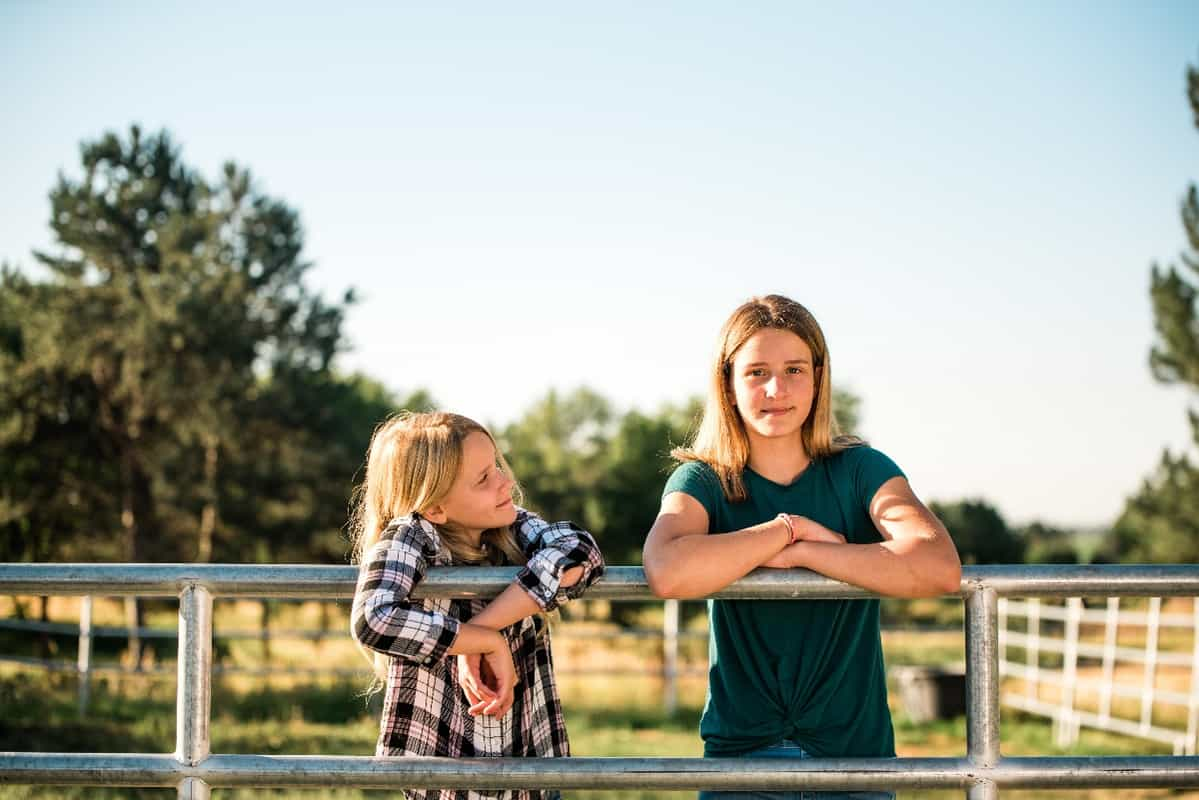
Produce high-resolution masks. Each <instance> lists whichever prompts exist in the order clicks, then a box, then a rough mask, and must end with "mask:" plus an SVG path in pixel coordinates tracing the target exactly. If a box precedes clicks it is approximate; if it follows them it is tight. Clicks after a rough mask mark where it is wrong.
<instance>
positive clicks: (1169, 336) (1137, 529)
mask: <svg viewBox="0 0 1199 800" xmlns="http://www.w3.org/2000/svg"><path fill="white" fill-rule="evenodd" d="M1187 96H1188V99H1189V101H1190V105H1191V112H1192V114H1193V115H1194V122H1195V125H1196V127H1197V128H1199V70H1196V69H1195V68H1194V67H1191V68H1189V69H1188V70H1187ZM1182 225H1183V230H1184V231H1185V232H1186V236H1187V242H1188V244H1189V245H1190V249H1189V251H1184V252H1183V253H1182V254H1181V255H1180V257H1179V258H1180V261H1181V262H1182V265H1183V266H1184V267H1185V268H1186V270H1187V271H1188V272H1189V273H1191V274H1190V275H1189V276H1188V275H1187V274H1186V273H1184V272H1183V271H1182V270H1180V269H1179V268H1177V267H1175V266H1174V265H1170V266H1168V267H1166V268H1164V269H1163V268H1161V267H1159V266H1158V265H1156V264H1154V265H1153V267H1152V270H1151V273H1150V289H1149V296H1150V299H1151V300H1152V304H1153V323H1154V329H1155V330H1156V333H1157V341H1156V342H1155V343H1154V345H1153V348H1152V350H1151V351H1150V353H1149V367H1150V369H1151V370H1152V372H1153V375H1154V377H1155V378H1157V380H1159V381H1161V382H1162V383H1166V384H1181V385H1183V386H1186V387H1188V388H1189V389H1190V390H1191V391H1192V393H1193V392H1194V391H1195V390H1199V307H1197V304H1196V297H1197V296H1199V288H1197V287H1196V283H1195V280H1196V276H1199V193H1197V191H1196V187H1195V185H1194V184H1191V185H1190V187H1188V189H1187V193H1186V197H1185V198H1184V199H1183V202H1182ZM1189 416H1190V423H1191V432H1192V441H1193V443H1195V444H1199V414H1197V413H1196V412H1195V411H1191V412H1190V414H1189ZM1197 490H1199V468H1197V467H1196V466H1195V465H1194V464H1192V463H1191V461H1190V460H1189V459H1188V458H1187V456H1186V455H1185V454H1180V455H1174V454H1171V453H1170V452H1169V451H1166V452H1163V453H1162V458H1161V462H1160V464H1159V465H1158V468H1157V470H1156V471H1155V472H1154V473H1153V474H1152V475H1150V476H1149V477H1148V478H1146V479H1145V482H1144V483H1143V484H1142V486H1141V489H1140V491H1139V492H1138V493H1137V494H1136V495H1134V496H1133V497H1131V498H1129V499H1128V501H1127V503H1126V505H1125V508H1124V512H1123V513H1122V514H1121V515H1120V518H1119V520H1118V521H1117V522H1116V525H1115V526H1114V527H1113V529H1112V531H1111V533H1110V534H1109V536H1108V537H1107V538H1106V540H1105V541H1104V542H1103V544H1102V546H1101V547H1100V550H1099V553H1098V556H1097V558H1098V559H1100V560H1104V561H1137V562H1145V561H1149V562H1175V563H1195V562H1196V561H1197V560H1199V523H1197V522H1196V520H1199V517H1197V516H1196V511H1197V510H1199V503H1197V501H1196V498H1197V497H1199V491H1197Z"/></svg>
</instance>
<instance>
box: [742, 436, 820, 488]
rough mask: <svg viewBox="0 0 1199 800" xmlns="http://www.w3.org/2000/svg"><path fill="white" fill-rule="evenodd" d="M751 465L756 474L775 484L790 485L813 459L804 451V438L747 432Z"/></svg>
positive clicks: (749, 464)
mask: <svg viewBox="0 0 1199 800" xmlns="http://www.w3.org/2000/svg"><path fill="white" fill-rule="evenodd" d="M747 433H748V435H749V463H748V466H749V468H750V469H752V470H753V471H754V472H756V473H758V474H759V475H761V476H762V477H763V478H766V479H767V480H771V481H774V482H775V483H781V484H784V485H786V484H789V483H791V482H792V481H793V480H795V479H796V478H798V477H799V476H800V474H801V473H802V472H803V471H804V470H805V469H807V468H808V464H810V463H812V459H811V458H810V457H809V456H808V452H807V450H805V449H804V445H803V436H802V435H801V434H800V433H799V432H796V434H795V436H787V437H780V438H774V437H770V438H767V437H764V436H758V435H757V434H755V433H753V432H750V431H747Z"/></svg>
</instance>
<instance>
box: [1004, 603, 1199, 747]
mask: <svg viewBox="0 0 1199 800" xmlns="http://www.w3.org/2000/svg"><path fill="white" fill-rule="evenodd" d="M1190 602H1191V607H1192V612H1191V613H1190V614H1178V613H1175V614H1163V613H1162V600H1161V598H1160V597H1153V598H1150V599H1149V605H1148V609H1147V610H1144V611H1139V610H1138V611H1128V610H1124V611H1122V610H1120V598H1118V597H1109V598H1107V603H1106V607H1104V608H1085V607H1084V605H1083V601H1082V598H1079V597H1070V598H1067V599H1066V600H1065V603H1064V604H1062V603H1055V602H1053V601H1046V600H1040V599H1035V598H1034V599H1028V600H1016V599H1012V598H1006V597H1001V598H999V609H998V610H999V671H1000V675H1001V677H1010V678H1019V679H1021V681H1022V688H1023V691H1020V692H1017V691H1009V687H1011V685H1012V682H1011V681H1007V682H1005V684H1004V686H1003V691H1002V692H1001V695H1000V699H1001V702H1002V703H1003V704H1004V705H1006V706H1011V707H1013V708H1019V709H1021V710H1023V711H1027V712H1029V713H1032V714H1038V715H1041V716H1045V717H1049V718H1050V719H1052V720H1053V721H1054V736H1055V738H1056V741H1057V743H1058V744H1059V745H1062V746H1070V745H1072V744H1074V743H1075V742H1077V741H1078V732H1079V729H1080V728H1081V727H1087V728H1097V729H1099V730H1103V731H1110V732H1112V733H1119V734H1124V735H1127V736H1135V737H1139V738H1142V739H1150V740H1153V741H1157V742H1163V743H1165V744H1168V745H1171V746H1172V747H1173V748H1174V754H1175V755H1184V754H1185V755H1195V752H1196V734H1197V729H1199V668H1197V665H1199V598H1194V599H1193V600H1191V601H1190ZM1016 618H1023V619H1024V620H1026V624H1025V625H1024V626H1023V627H1022V629H1021V628H1017V629H1012V628H1011V627H1009V625H1010V623H1011V621H1012V620H1013V619H1016ZM1045 623H1048V624H1045ZM1046 628H1051V629H1052V631H1051V632H1047V631H1046ZM1130 629H1132V632H1133V633H1134V634H1139V635H1136V638H1137V639H1138V644H1137V645H1136V646H1129V645H1124V646H1121V645H1120V644H1119V643H1118V642H1119V636H1120V632H1121V630H1124V631H1126V632H1128V631H1129V630H1130ZM1163 629H1164V630H1187V631H1189V632H1190V639H1191V641H1190V647H1189V648H1188V649H1181V650H1180V649H1177V648H1175V649H1169V650H1166V649H1162V648H1160V647H1159V642H1160V640H1161V634H1162V631H1163ZM1100 633H1102V643H1100V642H1099V641H1098V639H1099V634H1100ZM1142 638H1143V641H1144V644H1143V645H1141V644H1139V640H1141V639H1142ZM1174 638H1177V637H1174ZM1008 648H1013V649H1015V648H1019V649H1020V650H1023V652H1024V659H1023V661H1013V660H1009V659H1008ZM1046 654H1049V655H1046ZM1044 661H1052V662H1054V663H1055V665H1054V666H1045V665H1044V663H1043V662H1044ZM1059 661H1060V665H1058V664H1057V662H1059ZM1121 666H1126V667H1131V669H1127V668H1126V669H1124V670H1121V669H1120V667H1121ZM1162 668H1166V669H1167V670H1169V672H1170V676H1169V677H1170V678H1172V680H1173V681H1174V683H1180V682H1181V683H1183V684H1184V685H1185V686H1186V687H1187V688H1188V690H1187V691H1179V689H1178V688H1177V687H1174V688H1168V687H1163V686H1161V685H1160V684H1162V683H1163V682H1165V681H1163V680H1162V678H1163V677H1165V676H1163V675H1162V674H1161V673H1162V672H1163V671H1164V670H1163V669H1162ZM1130 671H1131V672H1134V673H1135V678H1136V682H1135V683H1129V682H1127V673H1128V672H1130ZM1121 672H1123V673H1124V675H1121ZM1188 673H1189V674H1188ZM1122 677H1123V678H1125V680H1124V681H1122V680H1121V678H1122ZM1046 687H1048V691H1047V692H1045V694H1049V695H1050V697H1049V698H1046V697H1043V696H1042V694H1043V692H1042V689H1043V688H1046ZM1080 695H1081V696H1085V698H1086V699H1087V700H1093V701H1094V702H1085V703H1084V702H1080V700H1081V699H1082V697H1080ZM1119 698H1130V699H1132V700H1133V701H1136V702H1135V707H1136V712H1135V713H1133V714H1129V713H1128V710H1129V707H1130V705H1131V704H1127V703H1125V704H1121V708H1119V709H1117V708H1114V707H1113V701H1117V702H1118V699H1119ZM1155 705H1156V706H1158V707H1163V706H1164V707H1179V708H1182V709H1185V710H1186V715H1185V719H1186V723H1185V729H1184V728H1183V726H1182V724H1181V722H1180V720H1181V717H1182V715H1181V713H1179V714H1174V715H1170V717H1169V719H1167V720H1164V721H1163V720H1160V719H1155V716H1154V706H1155ZM1121 710H1123V711H1124V712H1125V713H1124V714H1123V715H1121V714H1120V713H1118V712H1119V711H1121ZM1160 716H1161V715H1160V714H1159V717H1160Z"/></svg>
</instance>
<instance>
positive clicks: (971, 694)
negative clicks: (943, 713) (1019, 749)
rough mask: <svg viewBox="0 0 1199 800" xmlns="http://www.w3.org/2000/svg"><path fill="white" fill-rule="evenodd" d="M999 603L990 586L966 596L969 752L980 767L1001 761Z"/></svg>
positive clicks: (967, 747) (967, 732) (967, 749)
mask: <svg viewBox="0 0 1199 800" xmlns="http://www.w3.org/2000/svg"><path fill="white" fill-rule="evenodd" d="M998 606H999V602H998V597H997V596H996V594H995V590H994V589H991V588H989V587H978V588H975V589H974V590H973V591H971V592H970V593H969V594H968V595H966V753H967V755H968V756H969V759H970V763H972V764H975V765H977V766H981V767H990V766H993V765H994V764H996V763H997V762H998V761H999V651H998V648H997V644H998V641H999V629H998V621H999V610H998ZM988 796H990V795H988Z"/></svg>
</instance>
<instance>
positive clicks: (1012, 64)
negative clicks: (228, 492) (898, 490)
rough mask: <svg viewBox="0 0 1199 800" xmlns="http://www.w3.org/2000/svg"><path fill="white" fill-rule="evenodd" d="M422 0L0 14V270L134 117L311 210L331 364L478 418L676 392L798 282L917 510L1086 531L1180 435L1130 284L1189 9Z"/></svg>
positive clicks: (1187, 123)
mask: <svg viewBox="0 0 1199 800" xmlns="http://www.w3.org/2000/svg"><path fill="white" fill-rule="evenodd" d="M422 5H424V6H430V5H432V6H435V8H433V9H430V8H428V7H417V6H408V5H406V4H388V5H380V6H377V7H362V6H358V7H349V8H344V9H342V8H338V9H337V10H336V11H335V12H334V11H332V9H333V8H334V6H331V5H329V4H314V5H310V6H304V5H302V4H297V3H292V2H288V3H278V4H274V5H271V4H267V3H238V4H225V3H204V4H187V5H184V4H175V3H120V4H110V5H108V6H101V5H99V4H90V3H50V2H46V3H41V2H37V3H35V2H19V1H18V0H14V1H13V2H6V3H2V4H0V108H3V109H4V126H3V133H0V141H2V142H3V145H4V146H3V147H2V148H0V185H2V186H3V189H2V191H0V260H7V261H8V262H10V263H15V264H17V265H20V266H23V267H30V266H31V265H32V258H31V257H30V255H29V254H30V251H31V250H32V249H34V248H47V247H51V246H52V244H51V241H50V236H49V230H48V226H47V221H48V216H49V204H48V201H47V193H48V191H49V190H50V188H51V186H52V185H53V182H54V180H55V175H56V174H57V172H58V171H59V170H66V171H67V172H69V173H73V174H77V172H78V167H77V164H78V146H79V142H80V141H82V140H84V139H91V138H95V137H97V136H98V135H100V134H101V133H102V132H103V131H105V130H110V129H116V130H122V131H124V130H127V128H128V126H129V124H131V123H134V122H137V123H140V124H141V125H142V126H143V127H144V128H147V129H158V128H161V127H165V128H168V129H169V130H170V131H171V132H172V134H173V135H174V136H175V137H176V139H177V141H178V142H179V143H180V144H181V145H182V146H183V153H184V157H185V159H186V160H187V161H188V162H189V163H191V164H193V165H194V166H196V167H198V168H200V169H201V170H202V171H204V172H205V173H206V174H208V175H210V176H214V177H215V174H216V171H217V169H218V168H219V166H220V164H221V163H222V162H224V161H225V160H227V159H233V160H236V161H237V162H239V163H241V164H243V165H246V166H248V167H250V168H251V169H252V170H253V172H254V174H255V175H256V177H257V180H258V182H259V187H260V188H261V189H262V190H264V191H266V192H268V193H270V194H272V195H276V196H278V197H281V198H283V199H284V200H286V201H287V202H288V203H289V204H291V205H292V206H294V207H296V208H298V209H299V210H300V212H301V214H302V218H303V221H304V224H305V227H306V230H307V235H308V238H307V241H308V247H307V255H308V257H309V258H310V259H311V260H312V261H313V262H314V263H315V266H314V268H313V270H312V271H311V273H310V280H311V282H312V283H313V284H314V285H315V286H317V287H320V288H321V289H323V290H325V291H327V292H329V293H330V294H340V292H341V291H342V290H344V289H345V288H347V287H349V286H353V287H355V288H356V289H357V290H358V291H359V292H360V294H361V296H362V298H363V300H362V302H361V303H360V304H359V305H358V306H357V307H355V308H354V309H353V310H352V311H351V312H350V316H349V324H348V332H349V334H350V336H351V338H352V340H353V343H354V350H353V351H352V352H350V353H348V354H346V356H345V357H344V358H343V359H342V362H341V363H342V368H343V369H345V370H347V371H348V370H362V371H365V372H367V373H369V374H371V375H373V376H375V377H377V378H379V379H381V380H382V381H383V382H384V383H386V384H387V385H389V386H391V387H392V388H394V389H396V390H397V391H401V392H405V391H408V390H411V389H414V388H417V387H425V388H428V389H429V390H431V391H432V392H433V394H434V395H435V397H436V398H437V399H438V400H439V401H440V402H441V404H442V405H443V406H445V407H448V408H450V409H453V410H457V411H461V412H463V413H466V414H469V415H472V416H476V417H478V418H480V419H481V420H484V421H489V422H492V423H502V422H506V421H508V420H511V419H513V418H514V417H515V416H517V415H518V414H519V413H520V412H521V411H522V409H524V408H526V407H527V406H528V405H529V404H530V403H531V402H532V401H534V400H535V399H536V398H538V397H539V396H541V395H543V394H544V393H545V392H546V391H547V390H548V389H549V388H550V387H558V388H560V389H570V388H572V387H575V386H579V385H584V384H585V385H588V386H590V387H592V388H594V389H596V390H598V391H600V392H601V393H603V394H605V395H607V396H609V397H610V398H611V399H612V400H614V401H615V402H616V403H617V404H618V406H619V407H620V408H624V409H627V408H632V407H637V408H642V409H645V410H653V409H655V408H657V407H658V406H659V405H660V404H662V403H664V402H669V401H682V400H684V399H685V398H687V397H688V396H689V395H692V394H697V393H700V392H702V391H703V388H704V386H703V376H704V374H705V371H706V369H707V364H708V360H709V358H710V353H711V350H712V346H713V343H714V340H715V336H716V332H717V329H718V328H719V326H720V324H721V322H722V321H723V319H724V318H725V316H727V314H728V312H729V311H731V310H732V309H733V308H734V307H735V306H736V305H737V304H738V303H740V302H741V301H742V300H744V299H745V298H747V297H748V296H750V295H753V294H757V293H768V292H781V293H785V294H788V295H790V296H792V297H794V298H796V299H798V300H800V301H801V302H803V303H804V304H806V305H807V306H808V307H809V308H810V309H811V310H812V311H813V312H814V313H815V314H816V316H817V318H818V319H820V321H821V323H822V325H823V327H824V329H825V333H826V336H827V337H828V339H829V344H830V350H831V355H832V365H833V377H834V381H835V382H836V383H839V384H841V385H844V386H846V387H848V388H850V389H851V390H853V391H854V392H856V393H857V394H859V395H860V396H861V397H862V398H863V402H864V431H863V432H864V433H865V434H866V435H867V436H868V437H869V438H870V440H871V443H872V444H874V445H875V446H876V447H879V448H880V449H882V450H884V451H885V452H887V453H888V454H889V455H891V456H892V457H893V458H894V459H895V460H896V461H897V462H898V463H899V464H900V465H901V466H902V467H903V468H904V469H905V470H906V471H907V473H908V475H909V477H910V478H911V480H912V483H913V485H914V486H915V487H916V490H917V492H918V493H919V494H920V495H921V496H922V497H924V498H925V499H946V500H948V499H955V498H959V497H964V496H984V497H986V498H988V499H990V500H991V501H992V502H994V503H995V504H996V505H997V506H998V507H999V508H1000V509H1001V510H1002V511H1003V512H1004V513H1005V515H1007V516H1008V518H1009V519H1010V520H1012V521H1015V522H1023V521H1027V520H1030V519H1033V518H1040V519H1044V520H1047V521H1051V522H1059V523H1062V524H1103V523H1107V522H1110V521H1111V520H1112V519H1113V518H1114V517H1115V515H1116V514H1118V512H1119V510H1120V508H1121V507H1122V505H1123V502H1124V498H1125V497H1126V496H1127V495H1128V494H1130V493H1131V492H1133V491H1135V490H1136V489H1137V487H1138V485H1139V483H1140V481H1141V480H1142V479H1143V477H1144V476H1145V475H1146V474H1147V473H1148V472H1149V471H1150V470H1151V469H1152V468H1153V466H1154V465H1155V463H1156V461H1157V459H1158V457H1159V454H1160V452H1161V450H1162V448H1163V447H1166V446H1169V447H1172V448H1174V449H1181V448H1184V447H1186V446H1187V445H1188V440H1189V436H1188V430H1187V425H1186V419H1185V412H1186V408H1187V404H1188V396H1187V394H1186V393H1185V392H1184V391H1182V390H1180V389H1170V388H1166V387H1162V386H1159V385H1157V384H1155V383H1154V382H1153V380H1152V378H1151V376H1150V374H1149V371H1148V367H1147V358H1148V350H1149V346H1150V343H1151V341H1152V338H1153V331H1152V318H1151V314H1150V307H1149V300H1148V282H1149V267H1150V264H1151V263H1153V262H1155V261H1157V262H1163V263H1164V262H1171V261H1175V260H1176V258H1177V254H1178V252H1179V251H1180V250H1181V249H1182V248H1183V246H1184V244H1185V238H1184V235H1183V231H1182V227H1181V223H1180V220H1179V215H1178V204H1179V200H1180V198H1181V196H1182V194H1183V192H1184V191H1185V189H1186V186H1187V184H1188V183H1189V182H1190V181H1193V180H1195V179H1197V178H1199V134H1197V133H1196V131H1195V129H1194V126H1193V123H1192V120H1191V115H1190V110H1189V107H1188V105H1187V102H1186V98H1185V84H1184V75H1185V69H1186V66H1187V64H1188V63H1190V64H1195V63H1199V3H1195V2H1172V3H1170V2H1158V3H1147V4H1146V3H1133V2H1127V3H1116V2H1100V3H1090V2H1088V3H1083V2H1077V3H1069V2H1061V3H1052V4H1042V3H1032V2H1028V3H1005V4H994V3H977V4H971V3H957V2H920V3H906V4H876V3H863V4H860V5H852V4H816V3H811V4H805V3H797V2H778V3H768V2H759V3H728V4H716V3H710V4H709V3H701V2H686V3H682V2H680V3H670V4H667V3H658V4H644V3H618V2H606V3H602V4H599V3H596V4H590V5H589V6H584V5H583V4H561V3H544V4H523V3H518V4H512V3H503V4H497V3H478V4H458V3H438V4H422ZM832 5H835V6H836V8H830V7H829V6H832Z"/></svg>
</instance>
